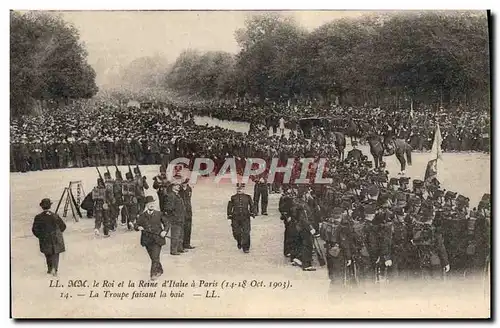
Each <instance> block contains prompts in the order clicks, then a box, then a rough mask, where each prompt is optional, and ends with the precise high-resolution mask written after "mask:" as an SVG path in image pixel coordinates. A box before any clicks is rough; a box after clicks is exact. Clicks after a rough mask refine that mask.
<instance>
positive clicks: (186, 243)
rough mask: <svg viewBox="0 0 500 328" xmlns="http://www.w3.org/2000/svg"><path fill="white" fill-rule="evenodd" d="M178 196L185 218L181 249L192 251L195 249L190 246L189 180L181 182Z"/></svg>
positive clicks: (190, 189)
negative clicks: (184, 209) (181, 201)
mask: <svg viewBox="0 0 500 328" xmlns="http://www.w3.org/2000/svg"><path fill="white" fill-rule="evenodd" d="M179 194H180V195H181V197H182V200H183V201H184V206H185V207H186V218H185V221H184V238H183V243H182V245H183V248H184V249H194V248H195V247H194V246H192V245H191V228H192V225H193V208H192V206H191V196H192V194H193V189H192V188H191V186H190V185H189V179H186V180H184V181H183V182H182V186H181V190H180V191H179Z"/></svg>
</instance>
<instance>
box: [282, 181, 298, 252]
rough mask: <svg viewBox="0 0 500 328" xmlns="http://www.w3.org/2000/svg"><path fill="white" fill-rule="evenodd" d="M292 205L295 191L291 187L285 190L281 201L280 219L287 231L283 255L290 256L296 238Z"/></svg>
mask: <svg viewBox="0 0 500 328" xmlns="http://www.w3.org/2000/svg"><path fill="white" fill-rule="evenodd" d="M292 207H293V191H292V189H291V188H286V189H285V190H284V193H283V196H281V198H280V201H279V211H280V213H281V217H280V219H281V220H282V221H283V225H284V226H285V233H284V238H283V255H284V256H285V257H290V256H291V255H292V251H293V247H294V246H293V245H294V241H295V239H296V236H295V235H296V232H297V231H296V230H295V226H294V225H293V224H292V218H291V214H292Z"/></svg>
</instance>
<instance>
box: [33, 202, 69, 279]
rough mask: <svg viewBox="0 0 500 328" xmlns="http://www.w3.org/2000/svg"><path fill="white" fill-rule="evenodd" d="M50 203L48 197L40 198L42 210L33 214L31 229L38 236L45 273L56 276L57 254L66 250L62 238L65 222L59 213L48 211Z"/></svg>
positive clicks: (57, 267) (57, 266)
mask: <svg viewBox="0 0 500 328" xmlns="http://www.w3.org/2000/svg"><path fill="white" fill-rule="evenodd" d="M51 205H52V202H51V201H50V199H48V198H44V199H42V201H41V202H40V207H41V208H42V209H43V212H42V213H40V214H38V215H37V216H35V220H34V221H33V227H32V229H31V231H32V232H33V235H35V237H37V238H38V241H39V243H40V252H42V253H43V254H45V258H46V261H47V273H49V274H52V275H53V276H54V277H56V276H57V271H58V269H59V254H60V253H62V252H64V251H65V250H66V249H65V246H64V238H63V232H64V230H66V224H64V221H63V220H62V219H61V218H60V217H59V215H57V214H56V213H53V212H51V211H50V207H51Z"/></svg>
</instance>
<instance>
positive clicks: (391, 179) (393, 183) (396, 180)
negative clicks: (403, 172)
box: [389, 178, 399, 186]
mask: <svg viewBox="0 0 500 328" xmlns="http://www.w3.org/2000/svg"><path fill="white" fill-rule="evenodd" d="M397 184H399V182H398V179H397V178H390V179H389V185H391V186H392V185H397Z"/></svg>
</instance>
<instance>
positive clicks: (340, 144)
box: [331, 132, 346, 161]
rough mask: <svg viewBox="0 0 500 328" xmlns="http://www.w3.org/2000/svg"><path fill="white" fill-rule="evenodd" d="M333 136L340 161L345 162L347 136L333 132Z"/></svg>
mask: <svg viewBox="0 0 500 328" xmlns="http://www.w3.org/2000/svg"><path fill="white" fill-rule="evenodd" d="M331 136H332V139H333V143H334V145H335V148H337V150H338V152H339V154H340V160H341V161H343V160H344V149H345V146H346V138H345V135H344V134H343V133H342V132H332V133H331Z"/></svg>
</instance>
